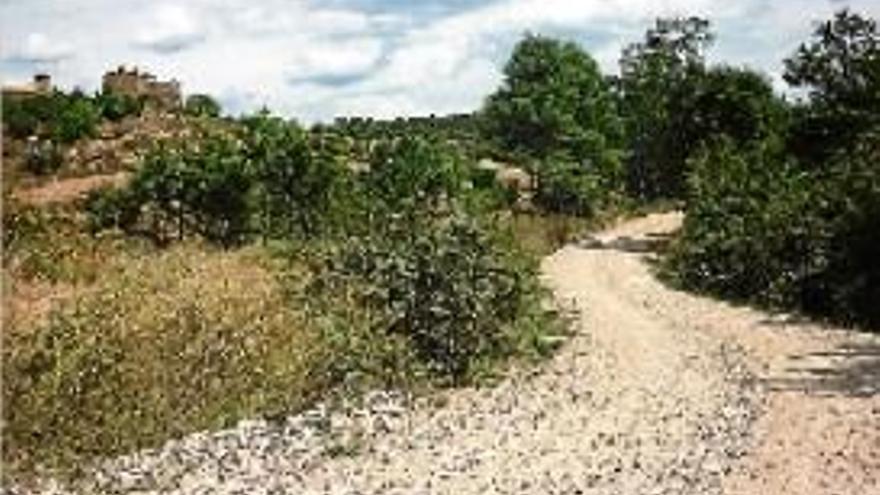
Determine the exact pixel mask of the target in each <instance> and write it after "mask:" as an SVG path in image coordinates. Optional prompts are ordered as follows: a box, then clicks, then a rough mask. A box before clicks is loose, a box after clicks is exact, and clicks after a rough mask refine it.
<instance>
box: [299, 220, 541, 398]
mask: <svg viewBox="0 0 880 495" xmlns="http://www.w3.org/2000/svg"><path fill="white" fill-rule="evenodd" d="M385 223H386V225H385V227H384V228H378V229H374V231H373V232H371V233H370V234H369V235H368V236H366V237H360V238H353V239H351V240H350V241H349V242H347V243H345V245H344V246H343V247H342V248H341V249H340V250H339V251H338V252H332V254H329V255H327V256H326V268H324V271H323V273H322V274H321V276H320V277H319V278H318V279H317V280H316V282H315V283H314V284H313V288H312V290H317V291H318V294H321V295H320V296H319V297H320V298H326V295H324V294H326V293H327V291H331V293H332V292H337V293H338V292H339V291H340V290H344V289H342V288H345V287H348V288H351V287H354V288H355V291H354V296H353V298H352V299H353V303H354V304H356V305H357V306H358V307H361V308H363V310H364V311H365V312H366V313H367V314H370V315H372V317H371V318H369V320H368V321H369V322H370V323H369V324H370V328H369V329H368V331H369V332H370V334H372V335H374V336H375V337H374V338H375V339H387V338H388V337H389V336H390V337H394V338H398V339H399V338H402V339H403V341H404V343H405V344H406V345H407V346H409V348H410V349H412V352H413V353H414V355H415V356H416V358H417V359H418V360H419V361H420V362H422V363H424V365H425V366H426V367H427V370H428V372H429V373H431V374H432V375H434V376H436V377H438V378H440V379H442V380H451V381H452V382H461V381H465V380H467V379H469V378H472V376H473V373H474V372H475V371H476V370H477V369H479V368H480V363H482V362H485V361H486V360H491V359H497V358H498V357H501V356H504V355H506V354H508V353H509V352H510V351H511V349H513V348H514V347H515V346H516V341H517V338H519V337H522V335H517V334H516V331H515V328H514V325H515V324H516V323H517V320H518V318H521V317H523V318H524V319H527V318H525V317H524V315H526V314H527V313H528V312H529V311H534V309H535V308H534V307H533V305H536V304H537V299H536V294H538V293H539V291H538V290H537V282H536V277H535V266H534V265H533V264H530V263H529V262H528V261H526V260H525V259H524V258H521V257H518V255H517V254H516V252H515V250H513V249H512V246H511V245H510V244H507V243H504V242H503V241H502V240H501V237H499V234H498V233H497V232H493V231H492V230H491V229H490V228H488V227H487V225H484V224H481V222H480V221H478V220H477V219H475V218H472V217H470V216H468V215H465V214H462V213H461V212H453V213H452V214H451V215H448V216H443V217H441V218H436V217H435V218H432V216H430V215H429V216H424V215H419V214H417V213H415V214H402V215H399V216H395V217H391V218H387V219H386V222H385ZM520 330H521V329H520Z"/></svg>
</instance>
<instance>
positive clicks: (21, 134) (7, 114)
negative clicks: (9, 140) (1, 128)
mask: <svg viewBox="0 0 880 495" xmlns="http://www.w3.org/2000/svg"><path fill="white" fill-rule="evenodd" d="M29 101H30V100H20V99H16V98H10V99H5V100H4V101H3V123H4V124H5V125H6V132H8V133H9V135H10V136H12V137H14V138H17V139H25V138H27V137H28V136H32V135H34V134H36V133H37V128H38V127H39V124H40V117H39V116H38V115H37V114H36V113H35V112H33V111H32V103H29Z"/></svg>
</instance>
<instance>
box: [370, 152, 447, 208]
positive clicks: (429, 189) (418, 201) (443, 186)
mask: <svg viewBox="0 0 880 495" xmlns="http://www.w3.org/2000/svg"><path fill="white" fill-rule="evenodd" d="M463 180H464V176H463V168H462V164H461V161H460V159H459V157H458V156H457V155H456V154H455V152H454V151H453V150H451V149H449V148H447V147H444V146H442V145H439V144H436V143H432V142H430V141H427V140H425V139H422V138H417V137H416V138H412V137H403V138H401V139H400V140H398V141H391V142H383V143H380V145H378V146H377V147H376V150H374V152H373V154H372V156H371V158H370V170H369V171H368V172H367V174H366V176H365V177H364V182H365V184H366V187H367V191H368V194H369V195H370V196H371V197H372V198H373V199H374V201H376V202H378V204H380V205H381V206H384V207H385V208H387V209H388V210H391V211H399V210H400V209H402V208H404V209H405V208H411V207H413V206H427V207H429V208H430V207H436V206H438V205H439V204H440V202H441V201H442V200H443V199H444V198H446V199H448V198H451V197H455V196H456V195H457V194H458V193H459V192H460V189H461V186H462V182H463Z"/></svg>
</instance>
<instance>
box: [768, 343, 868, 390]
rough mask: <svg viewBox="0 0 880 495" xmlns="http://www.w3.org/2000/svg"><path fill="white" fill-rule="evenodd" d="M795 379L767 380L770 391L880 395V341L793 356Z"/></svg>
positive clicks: (792, 369) (790, 368)
mask: <svg viewBox="0 0 880 495" xmlns="http://www.w3.org/2000/svg"><path fill="white" fill-rule="evenodd" d="M791 359H792V361H794V362H795V363H798V364H796V365H795V366H791V367H789V368H788V369H787V370H786V371H787V372H788V373H790V374H791V375H792V377H791V378H771V379H768V380H766V382H765V383H766V384H767V385H768V386H769V388H770V390H774V391H804V392H808V393H814V394H818V395H832V396H833V395H844V396H849V397H873V396H876V395H880V344H869V345H843V346H839V347H837V348H836V349H834V350H832V351H823V352H813V353H808V354H801V355H795V356H792V358H791Z"/></svg>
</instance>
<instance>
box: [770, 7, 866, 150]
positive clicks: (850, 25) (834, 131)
mask: <svg viewBox="0 0 880 495" xmlns="http://www.w3.org/2000/svg"><path fill="white" fill-rule="evenodd" d="M784 77H785V80H786V81H787V82H788V83H789V84H791V85H793V86H794V87H796V88H801V89H804V90H806V91H808V94H809V97H810V101H809V104H808V105H806V106H804V107H802V108H800V109H799V111H798V113H797V115H798V117H799V118H798V119H797V120H796V122H795V124H794V127H793V129H792V133H791V136H792V137H791V142H790V147H791V149H792V150H793V151H794V152H795V153H796V154H797V155H798V157H799V158H800V159H801V160H802V161H803V162H805V163H807V164H810V165H812V166H818V165H819V164H821V163H823V162H825V161H826V160H827V159H828V158H829V157H830V156H831V155H833V154H834V153H835V152H836V150H839V149H842V148H845V147H848V146H850V145H852V144H853V143H854V142H855V141H856V140H857V139H858V136H859V134H861V133H862V132H864V131H865V130H869V129H871V128H875V127H877V126H878V125H880V32H878V29H877V22H876V21H875V20H874V19H870V18H866V17H863V16H861V15H859V14H857V13H854V12H851V11H849V10H841V11H840V12H838V13H836V14H835V16H834V18H833V19H831V20H828V21H825V22H823V23H821V24H820V25H819V26H818V27H817V28H816V30H815V32H814V34H813V40H812V41H810V42H808V43H804V44H803V45H801V46H800V48H799V49H798V50H797V52H796V53H795V54H794V55H793V56H792V57H790V58H789V59H787V60H786V61H785V74H784Z"/></svg>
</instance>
